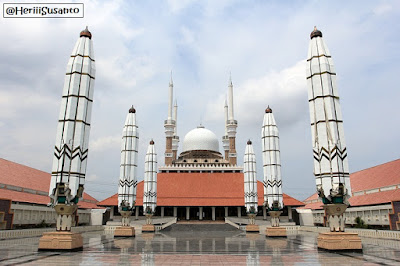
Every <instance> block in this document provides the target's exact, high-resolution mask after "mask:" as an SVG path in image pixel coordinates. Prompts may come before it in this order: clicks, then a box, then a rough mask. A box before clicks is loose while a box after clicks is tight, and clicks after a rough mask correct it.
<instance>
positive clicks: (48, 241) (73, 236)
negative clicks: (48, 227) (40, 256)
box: [39, 231, 83, 251]
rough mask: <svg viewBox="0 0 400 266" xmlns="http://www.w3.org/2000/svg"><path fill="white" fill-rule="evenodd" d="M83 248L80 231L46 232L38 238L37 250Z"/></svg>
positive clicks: (75, 249)
mask: <svg viewBox="0 0 400 266" xmlns="http://www.w3.org/2000/svg"><path fill="white" fill-rule="evenodd" d="M82 249H83V238H82V235H81V234H80V233H71V232H68V231H57V232H46V233H43V236H42V237H41V238H40V239H39V251H44V250H51V251H55V250H57V251H80V250H82Z"/></svg>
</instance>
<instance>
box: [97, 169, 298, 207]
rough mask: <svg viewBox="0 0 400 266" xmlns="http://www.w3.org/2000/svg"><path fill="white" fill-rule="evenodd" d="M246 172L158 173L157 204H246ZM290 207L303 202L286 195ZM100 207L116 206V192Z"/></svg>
mask: <svg viewBox="0 0 400 266" xmlns="http://www.w3.org/2000/svg"><path fill="white" fill-rule="evenodd" d="M243 180H244V177H243V173H159V174H157V205H158V206H243V205H244V185H243ZM257 190H258V191H259V192H258V195H259V196H258V204H259V205H262V204H263V202H264V198H263V194H264V188H263V184H262V183H261V182H260V181H258V182H257ZM283 201H284V204H285V205H287V206H303V205H304V203H303V202H301V201H298V200H296V199H294V198H292V197H290V196H288V195H286V194H284V195H283ZM98 205H99V206H117V205H118V195H117V194H115V195H113V196H111V197H109V198H107V199H105V200H103V201H101V202H99V203H98ZM136 205H137V206H142V205H143V181H141V182H139V184H138V186H137V195H136Z"/></svg>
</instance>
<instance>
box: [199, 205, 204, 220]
mask: <svg viewBox="0 0 400 266" xmlns="http://www.w3.org/2000/svg"><path fill="white" fill-rule="evenodd" d="M199 220H203V207H199Z"/></svg>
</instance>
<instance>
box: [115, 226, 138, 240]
mask: <svg viewBox="0 0 400 266" xmlns="http://www.w3.org/2000/svg"><path fill="white" fill-rule="evenodd" d="M118 236H125V237H126V236H135V227H131V226H120V227H117V228H115V231H114V237H118Z"/></svg>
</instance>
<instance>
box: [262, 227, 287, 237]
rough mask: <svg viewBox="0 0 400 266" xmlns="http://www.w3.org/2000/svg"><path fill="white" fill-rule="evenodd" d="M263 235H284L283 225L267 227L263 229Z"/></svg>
mask: <svg viewBox="0 0 400 266" xmlns="http://www.w3.org/2000/svg"><path fill="white" fill-rule="evenodd" d="M265 235H266V236H268V237H286V236H287V235H286V228H285V227H280V226H278V227H267V229H266V230H265Z"/></svg>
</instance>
